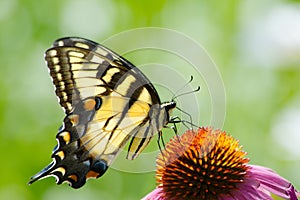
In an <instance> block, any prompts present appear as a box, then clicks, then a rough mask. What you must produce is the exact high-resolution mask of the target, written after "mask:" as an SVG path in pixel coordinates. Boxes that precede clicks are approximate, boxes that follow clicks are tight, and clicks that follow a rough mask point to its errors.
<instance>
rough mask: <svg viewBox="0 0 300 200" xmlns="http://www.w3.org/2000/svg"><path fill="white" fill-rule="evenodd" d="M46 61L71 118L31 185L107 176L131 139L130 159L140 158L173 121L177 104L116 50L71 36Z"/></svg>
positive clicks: (49, 52) (78, 184) (72, 182)
mask: <svg viewBox="0 0 300 200" xmlns="http://www.w3.org/2000/svg"><path fill="white" fill-rule="evenodd" d="M45 59H46V62H47V65H48V68H49V70H50V75H51V77H52V80H53V83H54V85H55V92H56V95H57V97H58V99H59V103H60V105H61V106H62V108H63V109H64V111H65V114H66V116H65V118H64V120H63V126H62V127H61V129H60V130H59V132H58V134H57V136H56V139H57V142H58V145H57V146H56V148H55V149H54V150H53V152H52V158H53V161H52V162H51V163H50V164H49V165H48V166H47V167H46V168H44V169H43V170H42V171H41V172H39V173H38V174H37V175H35V176H33V177H32V178H31V180H30V182H29V183H33V182H34V181H36V180H39V179H42V178H45V177H47V176H54V177H56V180H57V181H56V182H57V183H58V184H60V183H63V182H69V184H70V186H71V187H73V188H79V187H82V186H83V185H84V184H85V182H86V179H88V178H98V177H100V176H102V175H103V174H104V173H105V171H106V170H107V169H108V167H109V166H110V165H111V164H112V162H113V161H114V159H115V157H116V156H117V155H118V154H119V153H120V151H121V149H122V148H123V147H124V145H125V144H126V143H128V142H129V148H128V154H127V158H128V159H135V158H136V157H137V156H138V155H139V154H140V153H141V151H142V150H143V149H144V148H145V147H146V146H147V144H148V143H149V141H150V139H151V138H152V137H153V135H154V134H156V133H158V134H161V130H162V129H163V128H164V127H165V126H166V125H167V124H168V123H169V122H170V114H171V111H172V110H173V109H174V108H175V107H176V103H175V102H174V101H170V102H165V103H161V101H160V98H159V96H158V93H157V91H156V90H155V88H154V86H153V85H152V84H151V82H150V81H149V80H148V78H147V77H146V76H145V75H144V74H143V73H142V72H141V71H140V70H139V69H138V68H136V67H135V66H134V65H133V64H131V63H130V62H129V61H127V60H126V59H124V58H122V57H121V56H119V55H118V54H116V53H114V52H113V51H111V50H109V49H107V48H105V47H103V46H101V45H99V44H97V43H95V42H92V41H90V40H86V39H82V38H76V37H70V38H62V39H59V40H57V41H55V42H54V44H53V47H52V48H50V49H48V50H47V51H46V54H45Z"/></svg>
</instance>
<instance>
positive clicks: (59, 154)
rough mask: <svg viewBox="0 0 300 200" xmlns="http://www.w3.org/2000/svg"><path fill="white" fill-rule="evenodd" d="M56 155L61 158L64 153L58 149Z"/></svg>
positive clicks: (63, 156)
mask: <svg viewBox="0 0 300 200" xmlns="http://www.w3.org/2000/svg"><path fill="white" fill-rule="evenodd" d="M56 155H57V156H58V157H59V158H60V159H61V160H63V159H64V158H65V153H64V152H63V151H59V152H57V153H56Z"/></svg>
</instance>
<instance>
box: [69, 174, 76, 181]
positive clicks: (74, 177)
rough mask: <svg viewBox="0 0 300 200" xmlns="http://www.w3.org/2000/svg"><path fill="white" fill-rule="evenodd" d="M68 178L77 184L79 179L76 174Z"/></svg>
mask: <svg viewBox="0 0 300 200" xmlns="http://www.w3.org/2000/svg"><path fill="white" fill-rule="evenodd" d="M68 178H70V179H72V180H74V181H75V182H77V180H78V177H77V176H76V175H75V174H71V175H70V176H68Z"/></svg>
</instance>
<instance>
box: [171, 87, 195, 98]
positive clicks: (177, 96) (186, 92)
mask: <svg viewBox="0 0 300 200" xmlns="http://www.w3.org/2000/svg"><path fill="white" fill-rule="evenodd" d="M199 90H200V86H198V87H197V88H196V89H195V90H192V91H189V92H185V93H181V94H179V95H177V96H175V97H174V96H173V99H176V98H178V97H180V96H183V95H187V94H191V93H194V92H198V91H199Z"/></svg>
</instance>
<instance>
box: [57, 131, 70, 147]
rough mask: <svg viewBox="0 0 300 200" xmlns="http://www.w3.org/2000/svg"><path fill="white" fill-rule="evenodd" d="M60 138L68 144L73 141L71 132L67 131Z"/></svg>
mask: <svg viewBox="0 0 300 200" xmlns="http://www.w3.org/2000/svg"><path fill="white" fill-rule="evenodd" d="M59 136H60V137H62V138H63V140H64V141H65V142H66V144H69V143H70V140H71V135H70V133H69V132H67V131H65V132H62V133H60V134H59Z"/></svg>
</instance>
